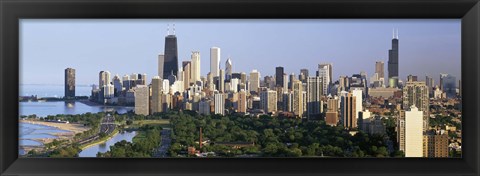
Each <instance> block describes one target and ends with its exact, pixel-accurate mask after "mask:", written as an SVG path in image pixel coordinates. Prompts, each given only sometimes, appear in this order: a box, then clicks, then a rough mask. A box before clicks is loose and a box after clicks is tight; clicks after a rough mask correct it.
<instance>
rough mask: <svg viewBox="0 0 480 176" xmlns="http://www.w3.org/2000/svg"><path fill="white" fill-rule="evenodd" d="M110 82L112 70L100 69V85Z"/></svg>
mask: <svg viewBox="0 0 480 176" xmlns="http://www.w3.org/2000/svg"><path fill="white" fill-rule="evenodd" d="M108 84H110V72H109V71H100V73H99V79H98V87H103V86H106V85H108Z"/></svg>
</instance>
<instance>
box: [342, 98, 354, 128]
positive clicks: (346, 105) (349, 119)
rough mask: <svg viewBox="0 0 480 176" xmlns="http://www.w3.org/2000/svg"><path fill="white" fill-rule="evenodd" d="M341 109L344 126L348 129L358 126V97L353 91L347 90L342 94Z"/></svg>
mask: <svg viewBox="0 0 480 176" xmlns="http://www.w3.org/2000/svg"><path fill="white" fill-rule="evenodd" d="M340 110H341V114H342V120H343V126H344V127H345V128H348V129H354V128H356V127H357V114H356V110H357V107H356V97H355V96H354V95H353V94H352V93H348V92H345V93H344V94H343V95H342V96H341V104H340Z"/></svg>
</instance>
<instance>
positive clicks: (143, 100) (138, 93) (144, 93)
mask: <svg viewBox="0 0 480 176" xmlns="http://www.w3.org/2000/svg"><path fill="white" fill-rule="evenodd" d="M134 91H135V114H141V115H148V114H149V109H150V108H149V107H150V106H149V102H150V100H149V92H150V90H149V88H148V86H145V85H138V86H137V87H135V88H134Z"/></svg>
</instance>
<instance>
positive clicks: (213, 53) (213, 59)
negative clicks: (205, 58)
mask: <svg viewBox="0 0 480 176" xmlns="http://www.w3.org/2000/svg"><path fill="white" fill-rule="evenodd" d="M219 72H220V48H218V47H212V48H210V74H212V76H213V77H216V76H218V75H219Z"/></svg>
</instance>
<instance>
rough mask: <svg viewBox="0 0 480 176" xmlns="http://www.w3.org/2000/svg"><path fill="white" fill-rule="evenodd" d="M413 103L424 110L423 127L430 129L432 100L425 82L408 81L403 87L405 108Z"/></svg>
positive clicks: (420, 109)
mask: <svg viewBox="0 0 480 176" xmlns="http://www.w3.org/2000/svg"><path fill="white" fill-rule="evenodd" d="M412 105H415V107H416V108H418V110H419V111H423V115H424V116H423V120H424V122H423V127H424V130H428V124H429V118H430V114H429V107H430V100H429V96H428V87H427V86H426V85H425V82H407V83H406V84H405V86H404V87H403V108H404V109H407V108H409V107H411V106H412Z"/></svg>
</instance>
